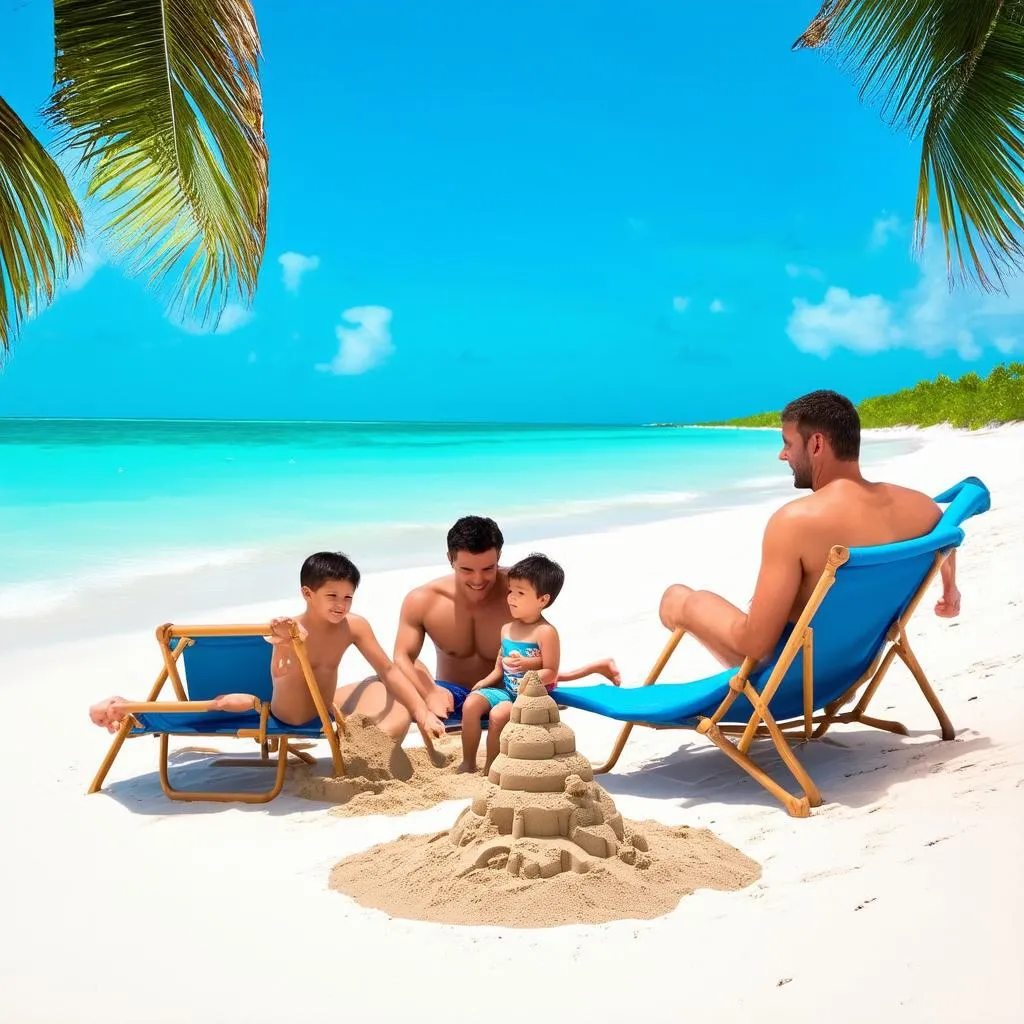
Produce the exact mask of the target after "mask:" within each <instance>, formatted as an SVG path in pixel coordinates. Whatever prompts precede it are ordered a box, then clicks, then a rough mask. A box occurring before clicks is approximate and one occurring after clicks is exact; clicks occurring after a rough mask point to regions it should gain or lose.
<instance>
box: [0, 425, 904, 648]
mask: <svg viewBox="0 0 1024 1024" xmlns="http://www.w3.org/2000/svg"><path fill="white" fill-rule="evenodd" d="M908 444H910V442H907V441H903V440H898V441H884V442H878V443H877V444H876V446H875V448H874V450H873V452H872V457H873V459H877V458H884V457H887V456H890V455H894V454H898V453H899V451H901V450H905V449H906V448H907V446H908ZM778 447H779V435H778V433H777V432H774V431H746V430H715V429H698V428H686V429H679V428H667V427H654V426H636V427H619V426H612V427H604V426H579V427H575V426H573V427H563V426H557V427H547V426H518V425H517V426H507V425H500V424H494V425H466V424H437V423H429V424H428V423H304V422H227V421H180V420H176V421H162V420H152V421H142V420H31V419H6V420H4V419H0V536H2V538H3V543H2V549H0V643H2V642H7V641H14V640H17V639H22V640H23V639H25V637H26V635H27V634H28V633H33V632H35V630H33V629H32V628H31V625H32V623H33V622H39V621H40V620H52V618H53V617H54V616H58V617H59V618H60V619H61V620H62V621H64V622H65V623H67V622H70V621H74V620H80V621H83V622H84V621H85V620H98V619H99V618H101V617H104V618H107V617H117V618H119V619H120V620H122V622H123V625H124V626H125V628H135V627H136V626H139V625H142V624H151V620H152V619H153V615H154V614H156V616H157V620H160V613H159V612H158V611H157V609H158V608H159V607H160V596H161V594H166V595H167V603H171V597H172V595H173V596H174V601H173V604H174V606H175V607H180V605H181V600H182V598H181V597H180V595H181V594H182V592H183V591H185V590H187V592H188V594H189V595H190V597H189V600H188V602H187V607H188V608H189V609H190V610H199V609H201V608H203V607H209V608H211V609H212V608H217V607H224V606H227V605H233V604H234V605H237V604H245V603H249V602H255V601H260V600H265V599H273V598H276V597H279V596H281V595H284V594H288V593H292V592H294V591H295V590H296V589H297V570H298V566H299V565H300V564H301V561H302V559H303V558H304V557H305V555H307V554H308V553H309V552H311V551H314V550H320V549H325V548H326V549H334V550H343V551H345V552H346V553H347V554H349V555H350V557H352V558H353V559H354V560H355V561H356V563H357V564H358V565H359V566H360V568H361V569H363V570H364V571H372V570H374V569H381V568H390V567H402V566H413V565H418V564H424V565H428V564H430V565H436V564H438V563H439V562H441V561H443V559H444V545H445V533H446V531H447V529H448V527H449V526H450V525H451V523H452V522H453V521H454V520H455V519H456V518H458V516H460V515H465V514H468V513H475V514H481V515H490V516H493V517H494V518H495V519H496V520H497V521H498V523H499V524H500V526H501V528H502V530H503V532H504V534H505V537H506V543H507V544H509V545H511V544H513V543H516V544H518V543H525V542H528V541H529V540H531V539H535V538H542V537H555V536H559V535H565V534H569V533H573V534H575V533H581V532H588V531H597V530H602V529H606V528H608V527H611V526H617V525H623V524H631V523H642V522H646V521H652V520H657V519H667V518H672V517H675V516H679V515H686V514H688V513H691V512H695V511H700V510H704V509H708V508H713V507H724V506H730V505H735V504H738V503H743V502H747V501H751V500H757V499H759V498H761V497H763V496H765V494H766V493H769V492H776V491H777V492H778V493H780V494H781V493H783V492H784V491H791V489H792V484H791V478H790V476H789V473H788V470H787V469H786V467H785V466H784V465H783V464H781V463H779V462H777V461H776V456H777V453H778ZM135 613H137V614H138V615H139V616H141V621H138V622H137V621H135V620H134V618H133V615H134V614H135ZM167 616H168V617H170V616H171V613H170V612H168V613H167Z"/></svg>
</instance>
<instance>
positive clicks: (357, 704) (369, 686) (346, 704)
mask: <svg viewBox="0 0 1024 1024" xmlns="http://www.w3.org/2000/svg"><path fill="white" fill-rule="evenodd" d="M334 703H335V706H336V707H338V708H340V709H341V713H342V714H343V715H344V716H345V717H346V718H347V717H348V716H349V715H365V716H366V717H367V718H368V719H369V720H370V721H371V722H373V724H374V725H376V726H377V728H378V729H380V730H381V732H385V733H387V734H388V736H390V737H391V738H392V739H393V740H395V741H396V742H398V743H400V742H401V741H402V740H403V739H404V738H405V734H406V733H407V732H408V731H409V725H410V723H411V722H412V715H410V714H409V709H408V708H406V707H405V705H404V704H401V703H400V702H399V701H397V700H395V698H394V697H393V696H392V695H391V694H390V693H389V692H388V688H387V687H386V686H385V685H384V684H383V683H382V682H381V681H380V680H379V679H378V678H377V677H376V676H371V677H370V678H368V679H363V680H362V681H361V682H358V683H348V684H347V685H345V686H339V687H338V689H337V690H336V691H335V693H334Z"/></svg>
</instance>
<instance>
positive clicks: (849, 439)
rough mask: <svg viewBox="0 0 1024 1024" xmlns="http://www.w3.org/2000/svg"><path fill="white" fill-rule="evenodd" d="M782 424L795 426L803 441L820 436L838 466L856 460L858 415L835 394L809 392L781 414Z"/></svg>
mask: <svg viewBox="0 0 1024 1024" xmlns="http://www.w3.org/2000/svg"><path fill="white" fill-rule="evenodd" d="M782 422H783V423H795V424H796V428H797V430H799V431H800V436H801V437H802V438H803V439H804V440H805V441H806V440H807V438H808V437H810V436H811V434H814V433H821V434H824V435H825V437H826V438H827V439H828V443H829V444H830V445H831V446H832V451H833V452H835V456H836V458H837V459H839V461H840V462H853V461H855V460H856V459H857V458H859V456H860V414H859V413H858V412H857V407H856V406H855V405H854V404H853V402H851V401H850V400H849V399H848V398H847V397H846V396H845V395H841V394H839V392H838V391H827V390H822V391H811V392H810V393H809V394H806V395H801V397H800V398H794V399H793V401H792V402H790V403H789V405H787V406H786V408H785V409H783V410H782Z"/></svg>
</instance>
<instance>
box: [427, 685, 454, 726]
mask: <svg viewBox="0 0 1024 1024" xmlns="http://www.w3.org/2000/svg"><path fill="white" fill-rule="evenodd" d="M425 703H426V705H427V710H428V711H429V712H430V713H431V714H432V715H436V716H437V717H438V718H447V717H448V716H449V715H450V714H451V713H452V712H453V711H454V710H455V694H453V693H452V691H451V690H446V689H445V688H444V687H443V686H435V687H434V688H433V689H432V690H431V691H430V693H429V694H428V695H427V697H426V700H425Z"/></svg>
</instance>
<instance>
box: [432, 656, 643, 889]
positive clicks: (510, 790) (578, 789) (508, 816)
mask: <svg viewBox="0 0 1024 1024" xmlns="http://www.w3.org/2000/svg"><path fill="white" fill-rule="evenodd" d="M500 751H501V752H500V753H499V754H498V756H497V757H496V758H495V759H494V763H493V764H492V765H491V770H490V772H489V773H488V781H487V782H485V783H484V784H483V788H482V790H481V791H480V792H479V793H477V795H476V796H475V797H474V798H473V802H472V804H471V805H470V806H469V807H467V808H466V809H465V810H464V811H463V812H462V813H461V814H460V815H459V817H458V819H457V820H456V822H455V824H454V825H453V826H452V828H451V829H450V831H449V837H450V839H451V841H452V842H453V843H454V844H455V845H456V846H457V847H459V848H461V849H462V850H464V858H463V865H462V868H463V870H462V871H461V872H459V873H460V874H467V873H469V872H470V871H473V870H475V869H478V868H492V869H502V868H504V869H506V870H507V871H508V873H509V874H512V875H518V876H520V877H522V878H551V877H553V876H554V875H557V874H560V873H561V872H563V871H574V872H577V873H583V872H586V871H589V870H590V869H591V867H592V866H593V865H594V864H595V862H596V861H598V860H607V859H609V858H613V857H614V858H618V859H619V860H620V861H622V862H623V863H625V864H630V865H633V866H635V867H637V868H646V867H648V866H649V865H650V863H651V859H650V855H649V853H648V846H647V840H646V839H645V838H644V836H643V835H641V834H640V833H638V832H635V831H633V830H632V829H630V828H629V827H628V826H627V825H626V824H625V823H624V822H623V819H622V815H620V814H619V812H618V811H617V810H616V809H615V804H614V803H613V802H612V799H611V797H610V796H609V795H608V794H607V793H606V792H605V791H604V790H603V789H602V788H601V787H600V786H598V785H597V784H596V783H595V782H594V773H593V770H592V769H591V767H590V762H589V761H588V760H587V759H586V758H585V757H582V756H581V755H579V754H577V753H576V736H575V734H574V733H573V731H572V729H570V728H569V727H568V726H567V725H565V724H563V723H562V721H561V719H560V716H559V713H558V706H557V705H556V704H555V701H554V700H553V699H552V698H551V696H550V695H549V693H548V692H547V690H546V689H545V687H544V684H543V683H542V682H541V681H540V677H539V676H538V675H537V673H536V672H528V673H527V674H526V676H525V677H524V679H523V682H522V684H521V685H520V688H519V696H518V697H517V698H516V700H515V703H514V704H513V705H512V717H511V720H510V721H509V723H508V724H507V725H506V726H505V728H504V729H503V730H502V733H501V746H500Z"/></svg>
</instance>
